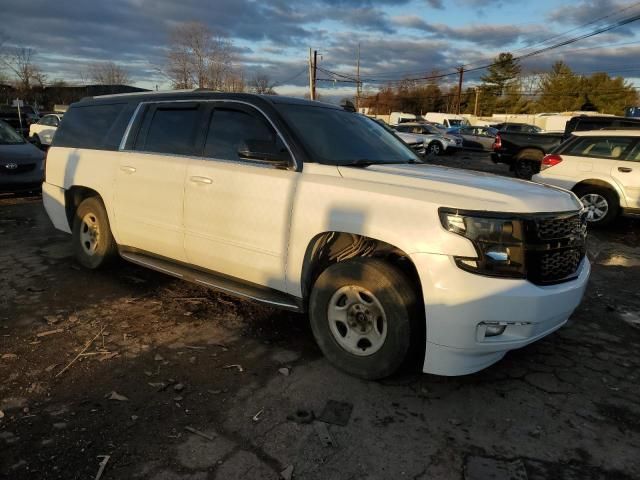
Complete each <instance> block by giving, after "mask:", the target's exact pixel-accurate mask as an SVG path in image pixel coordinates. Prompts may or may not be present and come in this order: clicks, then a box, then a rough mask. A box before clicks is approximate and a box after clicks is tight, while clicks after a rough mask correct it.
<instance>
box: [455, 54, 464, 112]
mask: <svg viewBox="0 0 640 480" xmlns="http://www.w3.org/2000/svg"><path fill="white" fill-rule="evenodd" d="M458 74H459V75H460V78H459V79H458V101H457V104H458V106H457V108H456V113H457V114H458V115H460V101H461V99H462V77H463V75H464V67H463V66H460V67H458Z"/></svg>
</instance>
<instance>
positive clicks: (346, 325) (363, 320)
mask: <svg viewBox="0 0 640 480" xmlns="http://www.w3.org/2000/svg"><path fill="white" fill-rule="evenodd" d="M327 319H328V321H329V330H330V331H331V334H332V335H333V338H334V340H335V341H336V342H337V343H338V345H340V347H342V348H343V349H344V350H346V351H347V352H349V353H351V354H353V355H357V356H359V357H367V356H369V355H373V354H374V353H376V352H377V351H378V350H380V349H381V348H382V346H383V345H384V341H385V339H386V338H387V331H388V328H387V316H386V315H385V312H384V308H382V304H381V303H380V302H379V301H378V299H377V298H376V297H375V295H373V293H371V292H370V291H369V290H367V289H366V288H362V287H360V286H358V285H347V286H344V287H342V288H340V289H338V290H337V291H336V292H335V293H334V294H333V296H332V297H331V300H330V301H329V307H328V311H327Z"/></svg>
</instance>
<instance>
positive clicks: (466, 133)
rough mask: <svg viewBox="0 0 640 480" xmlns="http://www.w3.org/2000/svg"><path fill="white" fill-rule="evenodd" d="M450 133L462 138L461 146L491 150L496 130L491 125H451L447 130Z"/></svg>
mask: <svg viewBox="0 0 640 480" xmlns="http://www.w3.org/2000/svg"><path fill="white" fill-rule="evenodd" d="M447 133H449V134H451V135H457V136H459V137H460V138H462V148H466V149H469V150H483V151H491V149H492V148H493V142H494V140H495V138H496V134H497V133H498V131H497V130H496V129H495V128H493V127H484V126H477V127H471V126H466V127H452V128H450V129H448V130H447Z"/></svg>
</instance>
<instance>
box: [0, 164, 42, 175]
mask: <svg viewBox="0 0 640 480" xmlns="http://www.w3.org/2000/svg"><path fill="white" fill-rule="evenodd" d="M34 168H36V164H35V163H23V164H20V165H17V166H16V167H15V168H7V166H6V165H0V175H18V174H20V173H27V172H30V171H31V170H33V169H34Z"/></svg>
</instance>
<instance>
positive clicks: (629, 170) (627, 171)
mask: <svg viewBox="0 0 640 480" xmlns="http://www.w3.org/2000/svg"><path fill="white" fill-rule="evenodd" d="M618 171H619V172H622V173H629V172H633V168H629V167H618Z"/></svg>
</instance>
